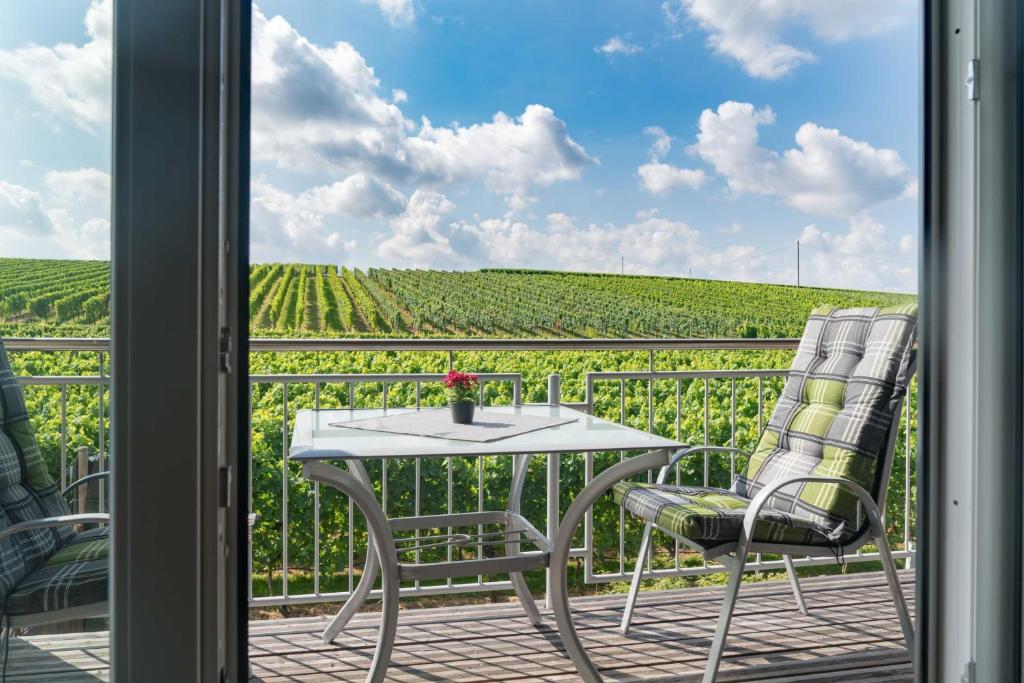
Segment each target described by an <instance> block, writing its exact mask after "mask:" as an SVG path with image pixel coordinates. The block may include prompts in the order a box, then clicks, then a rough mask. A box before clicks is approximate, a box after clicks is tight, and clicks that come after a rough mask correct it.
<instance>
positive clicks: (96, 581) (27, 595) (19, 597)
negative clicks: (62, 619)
mask: <svg viewBox="0 0 1024 683" xmlns="http://www.w3.org/2000/svg"><path fill="white" fill-rule="evenodd" d="M109 529H110V527H103V528H101V529H90V530H89V531H84V532H82V533H80V534H75V535H74V536H73V537H72V538H71V540H69V541H68V542H67V543H65V544H64V546H63V547H61V549H60V550H58V551H57V552H56V553H54V554H53V555H52V556H51V557H50V558H49V559H48V560H46V562H45V563H44V564H43V565H42V566H41V567H39V568H38V569H36V570H35V571H34V572H32V573H31V574H29V575H28V576H27V577H25V578H24V579H22V581H21V583H19V584H18V586H17V588H15V590H14V592H13V593H11V594H10V595H9V596H7V612H8V613H9V614H12V615H17V614H39V613H41V612H50V611H53V610H59V609H67V608H69V607H79V606H81V605H91V604H95V603H99V602H104V601H105V600H106V599H107V587H108V579H109V575H110V561H109V559H108V553H109V549H110V535H109Z"/></svg>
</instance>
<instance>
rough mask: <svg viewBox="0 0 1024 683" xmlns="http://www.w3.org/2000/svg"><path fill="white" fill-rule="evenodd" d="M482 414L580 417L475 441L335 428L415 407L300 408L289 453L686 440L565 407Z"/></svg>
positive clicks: (464, 451) (417, 453)
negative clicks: (540, 427)
mask: <svg viewBox="0 0 1024 683" xmlns="http://www.w3.org/2000/svg"><path fill="white" fill-rule="evenodd" d="M476 410H477V414H478V415H487V414H496V415H501V414H506V415H508V414H519V415H538V416H546V417H555V418H576V419H575V421H573V422H568V423H566V424H562V425H558V426H556V427H549V428H547V429H541V430H538V431H535V432H529V433H526V434H519V435H517V436H512V437H509V438H507V439H502V440H500V441H490V442H472V441H455V440H451V439H439V438H435V437H430V436H415V435H411V434H395V433H390V432H377V431H369V430H365V429H350V428H347V427H339V426H332V423H344V422H347V421H350V420H362V419H365V418H368V417H381V416H384V415H393V414H395V413H409V412H415V411H416V409H415V408H389V409H388V410H386V411H385V410H383V409H381V408H374V409H356V410H300V411H299V412H298V413H297V414H296V416H295V431H294V436H293V437H292V444H291V448H290V449H289V457H290V458H291V459H292V460H344V459H350V458H354V459H364V458H426V457H441V456H448V455H453V456H474V455H506V454H507V455H513V454H520V453H580V452H585V451H629V450H646V451H652V450H657V449H673V450H674V449H678V448H682V447H683V444H681V443H679V442H678V441H673V440H672V439H666V438H664V437H661V436H657V435H654V434H648V433H647V432H641V431H639V430H637V429H633V428H632V427H626V426H624V425H620V424H618V423H615V422H609V421H608V420H602V419H601V418H599V417H594V416H592V415H588V414H586V413H584V412H581V411H578V410H574V409H572V408H567V407H565V406H549V405H522V406H487V407H484V408H481V407H479V406H478V407H477V409H476Z"/></svg>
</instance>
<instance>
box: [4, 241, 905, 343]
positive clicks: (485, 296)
mask: <svg viewBox="0 0 1024 683" xmlns="http://www.w3.org/2000/svg"><path fill="white" fill-rule="evenodd" d="M109 278H110V268H109V264H108V263H106V262H102V261H52V260H43V259H7V258H0V334H5V335H8V336H13V335H18V334H48V335H59V336H67V335H70V334H83V333H87V334H98V333H105V330H106V328H107V321H108V319H109V295H110V286H109ZM249 286H250V291H251V300H250V305H249V315H250V319H251V327H252V332H253V334H254V335H261V336H263V335H267V336H269V335H276V336H282V335H285V336H342V335H343V336H365V335H388V336H465V335H476V336H479V335H485V336H496V337H504V336H517V337H518V336H521V337H533V336H544V337H548V336H562V337H570V336H581V337H790V336H798V335H799V334H800V332H801V330H802V329H803V324H804V321H805V320H806V317H807V313H808V311H810V310H811V308H813V307H814V306H817V305H819V304H833V305H837V306H878V305H887V304H892V303H899V302H905V301H909V300H913V298H914V297H913V296H910V295H905V294H888V293H881V292H858V291H852V290H836V289H817V288H810V287H799V288H798V287H789V286H782V285H765V284H754V283H738V282H722V281H718V280H695V279H690V278H672V277H653V276H637V275H609V274H602V273H561V272H552V271H529V270H483V271H471V272H447V271H439V270H397V269H376V268H371V269H369V270H368V271H362V270H358V269H349V268H338V267H336V266H332V265H322V264H259V265H255V266H253V267H252V269H251V271H250V275H249ZM83 331H84V332H83Z"/></svg>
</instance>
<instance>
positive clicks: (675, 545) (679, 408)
mask: <svg viewBox="0 0 1024 683" xmlns="http://www.w3.org/2000/svg"><path fill="white" fill-rule="evenodd" d="M682 440H683V380H681V379H676V441H680V442H681V441H682ZM675 469H676V471H675V475H676V486H679V484H680V483H681V478H682V472H681V465H680V464H679V463H678V462H677V463H676V468H675ZM672 549H673V553H672V556H673V557H674V558H675V568H676V569H677V570H678V569H679V564H680V563H679V541H678V540H677V539H672Z"/></svg>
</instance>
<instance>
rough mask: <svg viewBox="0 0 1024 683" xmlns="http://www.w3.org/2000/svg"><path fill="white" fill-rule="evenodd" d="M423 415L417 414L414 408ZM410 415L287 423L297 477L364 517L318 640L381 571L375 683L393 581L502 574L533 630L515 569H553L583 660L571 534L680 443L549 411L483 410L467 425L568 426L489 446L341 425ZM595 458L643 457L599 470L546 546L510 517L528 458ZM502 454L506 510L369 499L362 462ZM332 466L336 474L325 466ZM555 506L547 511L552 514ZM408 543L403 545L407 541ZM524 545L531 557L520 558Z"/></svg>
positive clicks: (329, 635) (394, 594)
mask: <svg viewBox="0 0 1024 683" xmlns="http://www.w3.org/2000/svg"><path fill="white" fill-rule="evenodd" d="M424 410H426V409H424ZM416 411H417V409H415V408H390V409H386V410H384V409H352V410H301V411H299V412H298V413H297V415H296V418H295V430H294V436H293V438H292V443H291V448H290V451H289V458H290V459H291V460H294V461H298V462H301V463H302V473H303V476H304V477H306V478H307V479H310V480H312V481H317V482H320V483H322V484H326V485H328V486H331V487H333V488H336V489H337V490H339V491H341V492H342V493H344V494H346V495H348V496H349V497H350V498H351V500H352V502H353V504H354V505H356V506H357V507H358V508H359V510H360V511H361V512H362V513H363V514H364V515H365V517H366V520H367V528H368V531H369V537H370V542H369V547H368V548H367V559H366V564H365V566H364V569H363V574H362V576H361V577H360V579H359V583H358V584H357V586H356V588H355V589H354V590H353V591H352V595H351V596H350V597H349V599H348V600H347V601H346V602H345V604H344V605H343V606H342V608H341V610H339V612H338V613H337V615H335V617H334V618H333V619H332V620H331V622H330V623H329V624H328V625H327V627H326V628H325V629H324V633H323V639H324V641H325V642H330V641H332V640H334V638H335V637H336V636H337V635H338V633H339V632H340V631H341V630H342V629H343V628H344V627H345V625H346V624H347V623H348V621H349V620H350V619H351V618H352V616H353V615H354V614H355V613H356V612H357V611H358V610H359V608H360V607H361V606H362V604H363V603H364V602H365V600H366V598H367V596H368V595H369V594H370V591H371V589H372V588H373V584H374V583H375V582H376V579H377V574H378V573H380V574H382V579H381V592H382V594H383V608H382V614H381V626H380V631H379V633H378V637H377V648H376V651H375V653H374V657H373V661H372V663H371V665H370V671H369V673H368V675H367V681H382V680H384V675H385V673H386V672H387V667H388V662H389V660H390V658H391V651H392V648H393V646H394V640H395V632H396V629H397V624H398V599H399V582H400V581H402V580H416V579H421V580H428V579H443V578H459V577H465V576H475V575H479V574H504V573H508V574H509V578H510V580H511V583H512V587H513V589H514V590H515V592H516V595H517V596H518V598H519V600H520V602H521V604H522V606H523V609H524V611H525V612H526V614H527V616H528V617H529V619H530V621H531V622H532V623H533V624H540V623H541V617H540V612H539V611H538V609H537V605H536V604H535V603H534V601H533V598H532V596H531V595H530V591H529V589H528V588H527V585H526V581H525V579H523V576H522V572H524V571H529V570H533V569H542V568H545V567H547V566H551V567H554V568H555V571H553V572H552V577H551V592H552V595H551V600H552V606H553V608H554V615H555V620H556V622H557V624H558V630H559V633H560V634H561V636H562V640H563V642H564V643H565V645H566V649H567V651H568V653H569V654H570V656H571V657H572V659H573V660H574V661H580V660H579V658H580V657H582V658H583V659H584V660H586V654H585V652H584V651H583V648H582V646H581V644H580V641H579V638H578V637H577V635H576V631H575V628H574V626H573V624H572V620H571V615H570V612H569V600H568V593H567V590H566V580H565V579H566V576H565V572H566V567H567V564H568V561H569V553H570V549H571V546H572V537H573V532H574V531H575V529H576V527H577V526H578V525H579V523H580V521H581V520H582V519H583V516H584V514H585V513H586V511H587V510H588V509H589V508H590V506H592V505H593V504H594V502H595V501H596V500H597V499H598V498H599V497H600V496H601V495H602V494H603V493H605V492H606V491H607V490H608V489H609V488H611V486H612V485H614V484H615V483H616V482H618V481H621V480H622V479H625V478H626V477H629V476H631V475H633V474H636V473H639V472H644V471H648V470H652V469H655V468H659V467H662V466H664V465H666V464H667V463H668V461H669V458H670V457H671V454H672V452H673V451H675V450H676V449H678V448H681V447H683V444H681V443H679V442H676V441H673V440H671V439H666V438H663V437H660V436H657V435H654V434H649V433H647V432H641V431H639V430H636V429H632V428H630V427H626V426H624V425H620V424H617V423H615V422H610V421H608V420H603V419H601V418H597V417H594V416H592V415H588V414H587V413H583V412H580V411H578V410H574V409H572V408H568V407H566V406H559V405H518V406H487V407H484V408H478V409H477V411H478V412H477V418H478V420H479V419H481V418H487V417H500V416H502V415H521V416H535V417H541V418H552V419H569V420H572V421H571V422H566V423H564V424H559V425H557V426H552V427H547V428H543V429H538V430H536V431H530V432H527V433H523V434H517V435H515V436H510V437H508V438H503V439H500V440H496V441H486V442H485V441H465V440H455V439H449V438H437V437H432V436H417V435H412V434H400V433H394V432H387V431H372V430H369V429H365V428H363V429H358V428H353V427H354V426H355V425H353V426H351V427H347V426H344V425H345V424H346V423H349V422H355V421H357V420H366V419H368V418H376V417H384V416H391V415H396V414H403V413H413V412H416ZM600 451H646V452H645V453H644V454H643V455H637V456H634V457H630V458H626V459H624V460H623V461H622V462H619V463H617V464H615V465H613V466H611V467H609V468H608V469H606V470H604V471H603V472H601V473H600V474H598V475H597V476H596V477H594V479H593V480H591V481H590V482H589V483H588V484H587V486H586V487H585V488H584V489H583V491H581V492H580V493H579V494H578V495H577V496H576V497H575V499H574V500H573V502H572V504H571V505H570V506H569V509H568V510H567V511H566V514H565V515H564V516H563V518H562V521H561V523H560V524H559V525H558V527H557V532H556V533H555V536H554V538H553V539H548V538H547V537H545V536H544V535H543V534H542V533H541V532H540V531H538V530H537V529H536V528H535V527H534V526H533V525H532V524H531V523H530V522H529V521H528V520H527V519H526V518H525V517H523V516H522V515H521V514H520V504H521V500H520V499H521V497H522V492H523V484H524V482H525V480H526V473H527V469H528V465H529V463H530V459H531V458H532V457H534V456H536V455H543V454H568V453H585V452H600ZM449 456H451V457H474V456H508V457H510V458H512V484H511V487H510V490H509V497H508V502H507V505H506V508H505V509H504V510H496V511H482V512H464V513H451V514H443V515H425V516H419V517H397V518H390V519H389V518H388V517H387V514H386V513H385V511H384V510H383V509H382V507H381V505H380V503H378V501H377V497H376V496H375V495H374V492H373V484H372V482H371V481H370V478H369V476H368V474H367V472H366V467H365V465H364V462H363V461H365V460H375V459H376V460H391V459H403V458H439V457H449ZM332 461H339V462H341V463H342V464H343V465H344V469H342V468H341V467H337V466H336V465H334V464H332ZM556 509H557V508H556ZM485 525H486V526H488V527H490V526H497V527H500V531H498V532H485V533H483V534H458V533H447V534H444V533H442V534H434V535H427V536H417V537H416V538H411V539H404V538H399V539H398V540H397V541H396V539H395V532H410V531H415V532H417V534H418V531H419V530H422V529H431V530H438V529H446V528H447V529H453V528H461V527H477V528H478V529H479V528H482V527H483V526H485ZM410 541H411V542H414V543H415V544H416V545H412V546H410V545H408V543H409V542H410ZM523 543H531V544H533V545H535V546H536V547H537V548H539V550H537V551H526V552H524V551H522V550H521V544H523ZM497 544H504V545H505V551H506V552H505V554H504V555H503V556H499V557H481V556H478V557H477V558H476V559H469V560H456V561H448V562H433V563H420V562H403V561H401V559H400V558H401V557H402V556H404V555H406V554H408V553H409V552H412V551H415V550H423V549H428V548H439V547H464V546H474V545H475V546H477V547H482V546H484V545H497Z"/></svg>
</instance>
